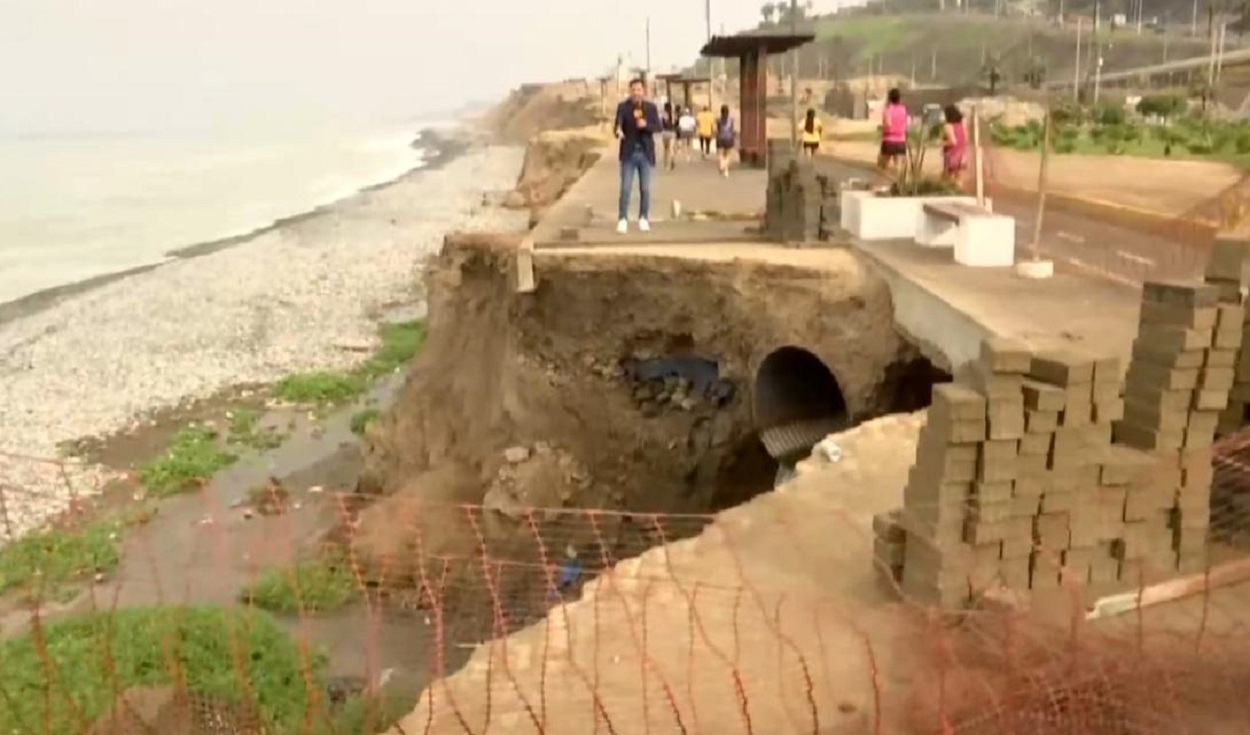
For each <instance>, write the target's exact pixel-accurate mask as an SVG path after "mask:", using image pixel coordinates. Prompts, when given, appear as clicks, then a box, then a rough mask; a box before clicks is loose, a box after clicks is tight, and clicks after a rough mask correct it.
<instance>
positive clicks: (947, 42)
mask: <svg viewBox="0 0 1250 735" xmlns="http://www.w3.org/2000/svg"><path fill="white" fill-rule="evenodd" d="M911 2H913V0H887V1H886V2H884V3H874V4H870V5H868V6H866V7H865V8H863V9H861V10H857V11H852V12H843V13H839V14H836V15H827V16H820V17H816V18H811V19H805V20H804V21H802V22H801V23H800V24H799V25H800V29H801V30H806V31H808V32H814V33H815V34H816V36H817V41H816V42H815V43H813V44H809V45H808V46H807V47H805V48H803V50H802V51H801V55H800V68H801V73H802V76H804V77H807V78H817V77H819V78H825V79H835V80H836V79H846V78H851V77H862V76H866V75H868V74H870V73H877V74H880V73H884V74H897V75H900V76H903V77H908V78H910V77H911V76H912V75H913V73H914V75H915V80H916V83H917V84H918V85H924V84H944V85H964V84H975V83H978V82H982V81H984V78H983V69H984V67H985V64H984V62H985V61H986V60H991V61H996V62H997V68H998V70H999V74H1000V75H1001V81H1002V83H1003V84H1004V85H1009V84H1018V83H1021V82H1022V81H1023V80H1024V78H1025V75H1026V74H1027V73H1028V72H1029V70H1030V69H1033V68H1039V69H1041V70H1042V71H1043V75H1044V77H1045V78H1046V79H1061V78H1062V79H1067V78H1070V77H1071V76H1072V75H1073V73H1074V72H1075V66H1074V63H1075V50H1076V39H1077V36H1076V29H1075V26H1074V25H1073V24H1068V25H1067V26H1066V27H1063V28H1060V27H1058V26H1057V25H1056V24H1055V22H1054V21H1048V20H1046V19H1044V18H1043V17H1041V16H1023V15H1016V16H1010V15H1004V16H1001V17H996V16H994V15H992V14H989V13H975V12H955V11H948V12H945V13H933V12H927V13H894V12H886V11H887V10H888V9H890V8H892V7H895V6H899V5H905V4H906V3H911ZM1185 2H1187V3H1189V4H1190V6H1191V7H1192V0H1185ZM925 4H926V5H927V6H928V7H929V8H932V7H933V4H934V3H933V0H925ZM1017 7H1018V6H1017ZM1066 7H1067V6H1065V9H1066ZM754 30H762V31H768V30H771V31H786V30H789V23H788V22H786V23H784V24H782V25H777V24H776V23H775V22H774V23H773V24H767V23H761V25H760V27H759V28H757V29H754ZM1089 31H1090V29H1089V24H1088V23H1087V24H1086V26H1085V30H1084V34H1083V38H1082V40H1083V43H1082V49H1081V56H1082V67H1083V68H1088V67H1086V64H1088V61H1089V58H1090V53H1089V47H1088V42H1089V38H1090V32H1089ZM1099 39H1100V41H1101V44H1102V57H1103V70H1104V71H1116V70H1121V69H1131V68H1134V67H1138V66H1145V65H1149V64H1156V63H1160V62H1162V61H1165V60H1173V59H1180V58H1187V57H1192V56H1201V55H1203V54H1206V53H1208V44H1207V41H1206V39H1205V38H1192V37H1189V36H1187V35H1184V34H1182V33H1179V32H1176V33H1162V32H1154V31H1150V30H1146V31H1144V32H1143V33H1141V34H1138V33H1137V32H1136V29H1135V28H1122V29H1117V30H1115V31H1112V30H1111V29H1110V27H1109V25H1108V24H1104V25H1103V27H1102V29H1101V30H1100V33H1099ZM1228 43H1229V45H1230V47H1231V46H1235V45H1237V40H1236V39H1235V38H1234V37H1232V36H1231V35H1230V37H1229V40H1228Z"/></svg>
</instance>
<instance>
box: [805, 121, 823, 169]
mask: <svg viewBox="0 0 1250 735" xmlns="http://www.w3.org/2000/svg"><path fill="white" fill-rule="evenodd" d="M824 137H825V126H824V125H821V124H820V120H817V119H816V111H815V110H811V109H809V110H808V111H807V119H805V120H804V121H803V152H804V153H806V154H807V157H808V158H813V157H815V155H816V151H818V150H820V141H821V139H822V138H824Z"/></svg>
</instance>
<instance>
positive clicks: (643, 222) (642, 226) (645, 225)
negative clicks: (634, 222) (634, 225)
mask: <svg viewBox="0 0 1250 735" xmlns="http://www.w3.org/2000/svg"><path fill="white" fill-rule="evenodd" d="M638 229H639V230H640V231H642V232H650V231H651V223H650V222H648V221H647V219H646V218H645V217H644V218H642V219H640V220H638Z"/></svg>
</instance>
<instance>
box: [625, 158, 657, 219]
mask: <svg viewBox="0 0 1250 735" xmlns="http://www.w3.org/2000/svg"><path fill="white" fill-rule="evenodd" d="M635 175H637V176H638V216H639V218H641V219H647V216H648V215H650V214H651V162H650V161H648V160H647V152H646V151H644V150H642V149H641V148H639V149H638V150H635V151H634V152H632V153H630V154H629V156H628V157H627V158H626V159H625V160H624V161H621V198H620V201H619V202H618V204H617V219H625V218H626V217H627V216H628V215H629V198H630V196H632V195H633V193H634V176H635Z"/></svg>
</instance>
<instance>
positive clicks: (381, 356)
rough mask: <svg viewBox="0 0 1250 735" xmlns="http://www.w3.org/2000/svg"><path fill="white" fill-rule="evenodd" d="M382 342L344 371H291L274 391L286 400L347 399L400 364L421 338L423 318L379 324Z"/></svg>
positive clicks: (321, 402)
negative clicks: (370, 354) (376, 348)
mask: <svg viewBox="0 0 1250 735" xmlns="http://www.w3.org/2000/svg"><path fill="white" fill-rule="evenodd" d="M378 333H379V336H380V337H381V341H382V344H381V346H380V347H379V348H378V350H377V352H375V353H373V355H372V356H370V357H369V359H367V360H365V361H364V362H363V363H361V364H360V365H358V366H357V367H355V368H353V369H352V370H346V371H331V370H315V371H310V372H303V373H292V374H290V375H288V376H286V377H285V378H283V379H282V380H280V381H278V385H277V386H276V387H275V390H274V392H275V394H276V395H277V396H278V398H280V399H282V400H284V401H287V402H288V403H301V404H315V405H334V404H341V403H346V402H348V401H351V400H353V399H355V398H357V397H358V396H360V395H361V394H362V393H364V392H365V391H367V390H368V389H369V386H370V384H371V383H372V382H373V381H375V380H377V379H378V378H381V377H383V376H385V375H389V374H390V373H393V372H395V371H396V370H398V369H399V368H401V367H403V366H404V365H406V364H407V363H408V361H409V360H411V359H412V358H413V356H414V355H416V354H417V352H418V351H419V350H420V349H421V344H422V343H423V342H424V341H425V322H424V321H414V322H404V323H401V324H383V325H382V326H381V327H380V328H379V330H378Z"/></svg>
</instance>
